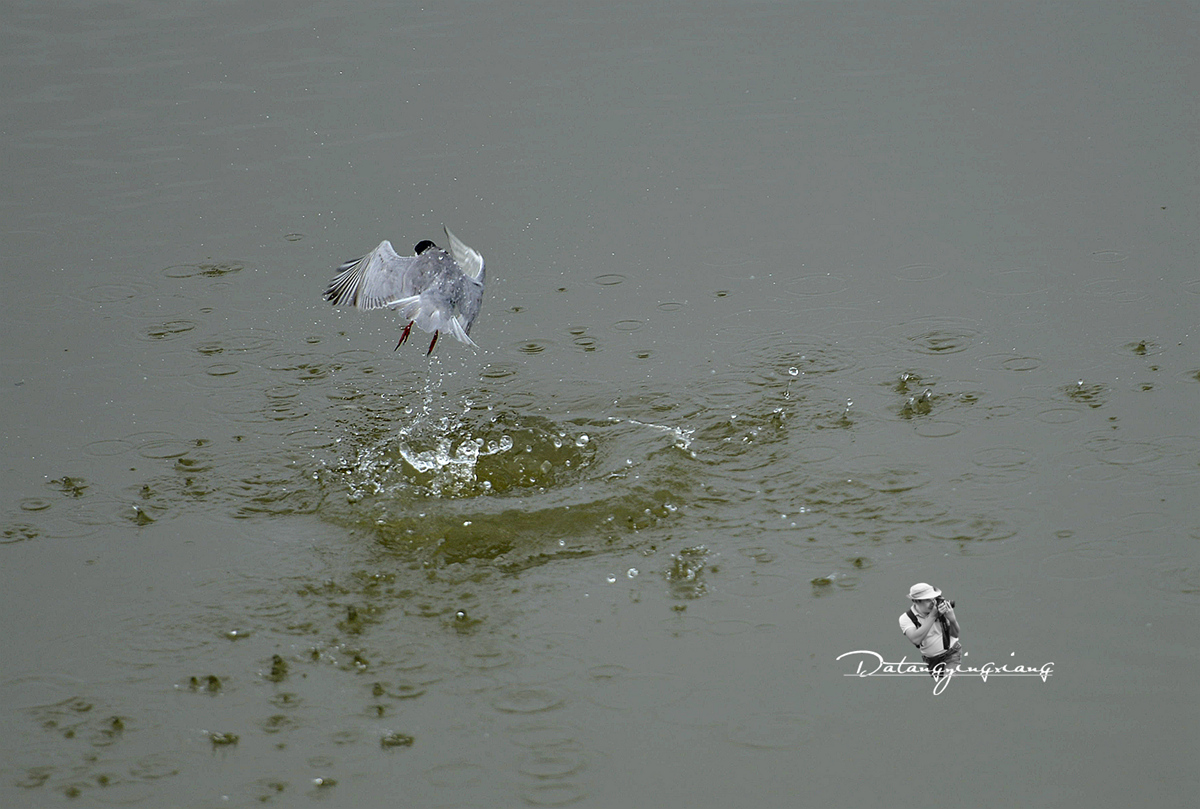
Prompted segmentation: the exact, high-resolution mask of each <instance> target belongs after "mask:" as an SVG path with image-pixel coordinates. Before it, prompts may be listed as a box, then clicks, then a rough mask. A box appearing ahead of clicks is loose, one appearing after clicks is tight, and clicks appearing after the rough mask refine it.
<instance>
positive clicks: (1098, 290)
mask: <svg viewBox="0 0 1200 809" xmlns="http://www.w3.org/2000/svg"><path fill="white" fill-rule="evenodd" d="M1082 290H1083V291H1084V292H1085V293H1087V294H1089V295H1095V296H1096V297H1099V298H1104V299H1105V300H1108V301H1112V302H1114V303H1129V302H1130V301H1140V300H1144V299H1145V298H1146V297H1148V293H1146V292H1144V291H1142V290H1139V289H1137V288H1135V287H1133V286H1131V285H1130V282H1129V281H1128V280H1127V279H1123V278H1105V279H1101V280H1099V281H1092V282H1090V283H1087V284H1084V285H1083V287H1082Z"/></svg>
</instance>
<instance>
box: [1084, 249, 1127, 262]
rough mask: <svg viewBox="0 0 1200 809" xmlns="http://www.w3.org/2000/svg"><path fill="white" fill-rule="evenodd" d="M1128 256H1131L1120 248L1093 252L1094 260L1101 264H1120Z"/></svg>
mask: <svg viewBox="0 0 1200 809" xmlns="http://www.w3.org/2000/svg"><path fill="white" fill-rule="evenodd" d="M1128 258H1129V256H1127V255H1126V254H1124V253H1122V252H1120V251H1118V250H1097V251H1095V252H1094V253H1092V261H1098V262H1100V263H1101V264H1120V263H1122V262H1123V261H1126V260H1128Z"/></svg>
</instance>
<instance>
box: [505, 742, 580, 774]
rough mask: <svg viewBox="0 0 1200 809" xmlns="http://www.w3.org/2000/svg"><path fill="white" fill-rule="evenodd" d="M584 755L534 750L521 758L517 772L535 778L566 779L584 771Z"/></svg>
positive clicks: (554, 750) (552, 750)
mask: <svg viewBox="0 0 1200 809" xmlns="http://www.w3.org/2000/svg"><path fill="white" fill-rule="evenodd" d="M583 764H584V760H583V754H582V753H579V752H578V751H575V750H561V749H557V748H549V749H544V748H540V749H534V750H531V751H529V752H528V753H526V754H525V755H524V756H522V757H521V762H520V764H518V765H517V772H519V773H521V774H522V775H528V776H532V777H533V778H565V777H566V776H568V775H571V774H572V773H575V772H578V771H579V770H581V769H583Z"/></svg>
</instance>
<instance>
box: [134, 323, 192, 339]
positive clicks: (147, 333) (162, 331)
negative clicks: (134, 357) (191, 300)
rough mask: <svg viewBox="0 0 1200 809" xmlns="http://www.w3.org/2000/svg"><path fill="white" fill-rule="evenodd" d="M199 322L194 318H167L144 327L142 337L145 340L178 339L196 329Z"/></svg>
mask: <svg viewBox="0 0 1200 809" xmlns="http://www.w3.org/2000/svg"><path fill="white" fill-rule="evenodd" d="M198 325H199V324H198V323H197V322H196V321H194V320H185V319H182V318H181V319H179V320H167V321H164V322H162V323H155V324H154V325H152V326H146V327H145V328H143V329H142V339H145V340H177V339H179V338H180V337H183V336H184V335H186V334H187V333H188V332H190V331H192V330H193V329H195V328H196V327H197V326H198Z"/></svg>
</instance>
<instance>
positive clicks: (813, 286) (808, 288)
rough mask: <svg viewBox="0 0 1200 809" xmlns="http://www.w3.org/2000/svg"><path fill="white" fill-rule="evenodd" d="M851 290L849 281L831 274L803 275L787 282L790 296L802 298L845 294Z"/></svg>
mask: <svg viewBox="0 0 1200 809" xmlns="http://www.w3.org/2000/svg"><path fill="white" fill-rule="evenodd" d="M849 288H850V282H849V281H847V280H846V279H845V278H840V277H838V276H836V275H832V274H830V273H822V274H821V275H802V276H800V277H799V278H794V279H790V280H789V281H788V282H787V291H788V294H790V295H796V296H799V297H802V298H814V297H819V296H823V295H836V294H837V293H839V292H845V291H846V290H847V289H849Z"/></svg>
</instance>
